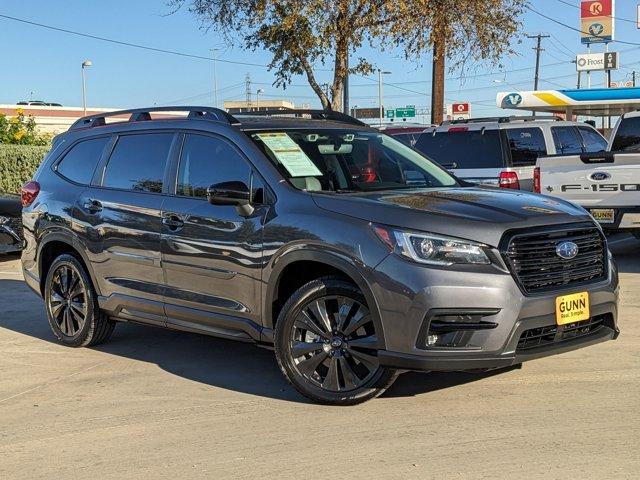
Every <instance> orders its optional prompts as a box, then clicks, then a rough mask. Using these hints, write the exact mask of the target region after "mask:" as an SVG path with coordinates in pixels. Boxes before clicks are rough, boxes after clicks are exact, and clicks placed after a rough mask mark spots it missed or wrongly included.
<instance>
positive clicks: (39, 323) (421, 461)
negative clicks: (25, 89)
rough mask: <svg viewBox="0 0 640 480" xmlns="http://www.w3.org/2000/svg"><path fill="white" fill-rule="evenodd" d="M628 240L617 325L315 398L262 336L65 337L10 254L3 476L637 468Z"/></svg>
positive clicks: (1, 333) (1, 265)
mask: <svg viewBox="0 0 640 480" xmlns="http://www.w3.org/2000/svg"><path fill="white" fill-rule="evenodd" d="M613 248H614V254H615V256H616V258H617V260H618V262H619V263H620V266H621V271H622V292H621V295H622V308H621V311H620V319H619V323H620V327H621V329H622V335H621V336H620V338H619V339H618V340H617V341H615V342H608V343H605V344H600V345H596V346H593V347H589V348H587V349H583V350H578V351H575V352H570V353H567V354H564V355H560V356H555V357H550V358H545V359H541V360H537V361H533V362H530V363H527V364H525V365H524V366H523V368H522V369H519V370H518V369H515V370H510V371H506V372H505V371H503V372H494V373H491V374H462V373H456V374H418V373H408V374H405V375H403V376H401V377H400V379H399V380H398V381H397V383H396V384H395V385H394V387H392V389H391V390H390V391H389V392H387V393H386V394H385V395H384V396H383V397H381V398H378V399H376V400H373V401H370V402H368V403H366V404H364V405H361V406H357V407H348V408H338V407H325V406H318V405H314V404H310V403H308V402H306V401H305V400H304V399H303V398H302V397H300V396H299V395H298V394H297V393H296V392H295V391H294V390H293V389H292V388H291V387H290V386H289V385H288V384H287V383H286V382H285V380H284V379H283V377H282V376H281V374H280V372H279V371H278V368H277V366H276V362H275V359H274V357H273V354H272V352H269V351H267V350H263V349H260V348H257V347H254V346H252V345H246V344H238V343H232V342H228V341H224V340H219V339H215V338H210V337H204V336H198V335H192V334H188V333H178V332H170V331H164V330H161V329H154V328H152V327H143V326H135V325H130V324H122V325H119V326H118V328H117V329H116V333H115V334H114V336H113V338H112V340H111V341H110V342H109V343H107V344H106V345H103V346H100V347H98V348H94V349H70V348H66V347H63V346H60V345H58V344H57V343H55V341H54V338H53V335H52V334H51V333H50V331H49V327H48V325H47V321H46V318H45V313H44V309H43V304H42V301H41V300H40V299H39V298H37V297H36V296H35V295H33V294H31V293H30V292H29V291H28V289H27V287H26V286H25V285H24V283H23V282H22V276H21V274H20V270H19V262H18V261H17V258H16V257H0V478H2V479H22V478H24V479H36V478H42V479H44V478H46V479H51V478H58V479H62V478H83V479H85V478H96V479H97V478H99V479H107V478H127V479H147V478H153V479H164V478H167V479H169V478H170V479H182V478H215V479H226V478H280V479H282V478H296V479H300V478H320V477H333V478H384V479H389V478H398V479H406V478H420V479H431V478H433V479H436V478H437V479H445V478H446V479H449V478H461V479H481V478H487V479H489V478H490V479H495V478H508V479H528V480H530V479H537V478H540V479H543V478H544V479H586V478H593V479H609V478H611V479H613V478H615V479H626V478H629V479H632V478H640V455H639V454H638V447H639V445H640V326H639V324H640V294H639V293H638V292H640V243H638V242H636V241H634V240H630V239H620V240H614V244H613Z"/></svg>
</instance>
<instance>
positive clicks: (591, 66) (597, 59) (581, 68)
mask: <svg viewBox="0 0 640 480" xmlns="http://www.w3.org/2000/svg"><path fill="white" fill-rule="evenodd" d="M617 69H618V52H604V53H585V54H581V55H577V56H576V70H577V71H578V72H588V71H591V70H617Z"/></svg>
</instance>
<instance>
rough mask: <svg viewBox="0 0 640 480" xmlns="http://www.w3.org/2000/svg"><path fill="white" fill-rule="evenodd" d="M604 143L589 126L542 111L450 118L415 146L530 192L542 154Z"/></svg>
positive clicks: (464, 171) (473, 178)
mask: <svg viewBox="0 0 640 480" xmlns="http://www.w3.org/2000/svg"><path fill="white" fill-rule="evenodd" d="M606 145H607V141H606V139H605V138H604V137H603V136H602V135H601V134H600V133H599V132H598V131H597V130H596V129H594V128H593V127H592V126H591V125H587V124H586V123H579V122H569V121H562V120H559V119H557V118H555V117H546V118H545V117H539V116H538V117H497V118H474V119H470V120H452V121H447V122H444V123H443V124H441V125H440V126H438V127H432V128H429V129H427V130H425V132H424V133H423V134H422V135H421V136H420V138H419V139H418V142H417V143H416V148H417V149H418V150H420V151H421V152H424V153H425V154H426V155H428V156H429V158H432V159H433V160H435V161H436V162H438V163H440V164H441V165H442V166H444V167H445V168H447V169H448V170H450V171H451V172H452V173H454V174H455V175H456V176H457V177H458V178H462V179H465V180H467V181H469V182H474V183H480V184H488V185H494V186H499V187H502V188H510V189H516V190H520V189H522V190H529V191H531V190H533V169H534V167H535V164H536V160H537V159H538V157H540V156H543V155H553V154H556V153H561V154H569V153H573V154H576V153H583V152H597V151H600V150H604V149H605V148H606Z"/></svg>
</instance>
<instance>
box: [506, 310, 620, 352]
mask: <svg viewBox="0 0 640 480" xmlns="http://www.w3.org/2000/svg"><path fill="white" fill-rule="evenodd" d="M610 322H611V314H604V315H597V316H595V317H591V318H590V319H589V320H584V321H582V322H574V323H570V324H568V325H561V326H557V325H549V326H548V327H539V328H532V329H530V330H525V331H524V332H522V335H520V340H518V348H517V350H518V351H522V350H530V349H532V348H538V347H544V346H546V345H552V344H554V343H559V342H564V341H566V340H572V339H574V338H579V337H585V336H587V335H591V334H592V333H596V332H597V331H598V330H600V328H602V327H603V326H605V325H608V324H609V323H610Z"/></svg>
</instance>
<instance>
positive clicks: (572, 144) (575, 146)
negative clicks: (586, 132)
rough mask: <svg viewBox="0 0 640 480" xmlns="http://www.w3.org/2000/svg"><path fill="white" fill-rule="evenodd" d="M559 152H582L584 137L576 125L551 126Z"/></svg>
mask: <svg viewBox="0 0 640 480" xmlns="http://www.w3.org/2000/svg"><path fill="white" fill-rule="evenodd" d="M551 134H552V135H553V143H554V144H555V146H556V152H557V153H582V138H581V137H580V136H579V135H578V130H577V129H575V128H574V127H551Z"/></svg>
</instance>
